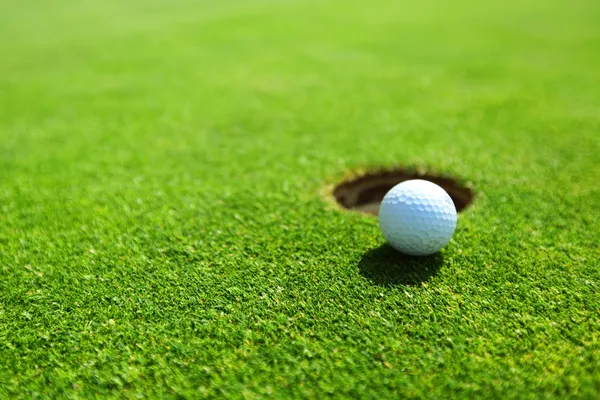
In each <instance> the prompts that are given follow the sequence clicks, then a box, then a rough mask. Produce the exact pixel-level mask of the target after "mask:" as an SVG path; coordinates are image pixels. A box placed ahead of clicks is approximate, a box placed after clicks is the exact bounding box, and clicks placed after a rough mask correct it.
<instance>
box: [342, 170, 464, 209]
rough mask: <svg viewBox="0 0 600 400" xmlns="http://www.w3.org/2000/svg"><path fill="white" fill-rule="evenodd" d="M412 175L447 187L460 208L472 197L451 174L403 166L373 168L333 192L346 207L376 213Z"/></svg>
mask: <svg viewBox="0 0 600 400" xmlns="http://www.w3.org/2000/svg"><path fill="white" fill-rule="evenodd" d="M410 179H424V180H428V181H431V182H433V183H435V184H437V185H439V186H441V187H442V188H444V190H446V192H448V194H449V195H450V197H451V198H452V201H453V202H454V206H455V207H456V210H457V211H458V212H461V211H462V210H464V209H465V208H466V207H468V206H469V204H471V202H472V201H473V197H474V194H473V191H472V190H471V189H470V188H468V187H465V186H464V185H461V184H459V183H458V182H457V181H455V180H454V179H452V178H449V177H445V176H438V175H433V174H427V173H419V172H411V171H406V170H402V169H396V170H390V171H376V172H370V173H366V174H364V175H361V176H358V177H356V178H354V179H349V180H346V181H344V182H342V183H340V184H339V185H337V186H336V188H335V189H334V191H333V196H334V197H335V199H336V200H337V202H338V203H339V204H340V205H341V206H342V207H344V208H347V209H352V210H358V211H361V212H365V213H368V214H373V215H377V214H378V213H379V206H380V205H381V201H382V200H383V197H384V196H385V194H386V193H387V192H388V191H389V190H390V189H391V188H393V187H394V186H396V185H397V184H398V183H400V182H403V181H406V180H410Z"/></svg>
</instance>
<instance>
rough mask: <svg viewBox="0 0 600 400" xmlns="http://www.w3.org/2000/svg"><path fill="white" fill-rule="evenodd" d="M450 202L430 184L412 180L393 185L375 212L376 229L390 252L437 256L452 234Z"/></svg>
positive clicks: (453, 213) (453, 215) (453, 214)
mask: <svg viewBox="0 0 600 400" xmlns="http://www.w3.org/2000/svg"><path fill="white" fill-rule="evenodd" d="M457 218H458V216H457V213H456V207H455V206H454V202H453V201H452V199H451V198H450V196H449V195H448V193H446V191H445V190H444V189H442V188H441V187H439V186H438V185H436V184H435V183H433V182H429V181H425V180H421V179H413V180H409V181H404V182H401V183H399V184H397V185H396V186H394V187H393V188H392V189H390V191H389V192H388V193H387V194H386V195H385V197H384V198H383V201H382V202H381V208H380V209H379V227H380V228H381V232H382V233H383V237H384V238H385V240H386V241H387V242H388V243H389V244H390V246H392V247H393V248H394V249H396V250H398V251H400V252H402V253H405V254H408V255H412V256H426V255H429V254H433V253H437V252H438V251H440V250H441V249H442V247H444V246H445V245H446V244H448V242H449V241H450V239H451V238H452V235H453V234H454V230H455V229H456V220H457Z"/></svg>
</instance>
